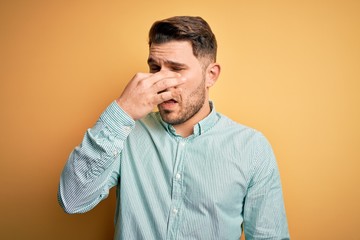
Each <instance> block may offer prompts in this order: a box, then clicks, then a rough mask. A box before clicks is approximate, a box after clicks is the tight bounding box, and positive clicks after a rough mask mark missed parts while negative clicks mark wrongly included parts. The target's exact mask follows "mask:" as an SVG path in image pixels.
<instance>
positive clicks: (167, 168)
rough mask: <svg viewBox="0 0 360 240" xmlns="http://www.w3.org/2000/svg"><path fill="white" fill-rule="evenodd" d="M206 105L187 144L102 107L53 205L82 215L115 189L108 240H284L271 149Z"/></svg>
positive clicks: (161, 125) (162, 126)
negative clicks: (112, 225)
mask: <svg viewBox="0 0 360 240" xmlns="http://www.w3.org/2000/svg"><path fill="white" fill-rule="evenodd" d="M210 104H211V107H212V111H211V113H210V114H209V115H208V116H207V117H206V118H205V119H203V120H202V121H200V122H199V123H198V124H197V125H195V126H194V132H193V134H192V135H191V136H189V137H187V138H183V137H181V136H179V135H178V134H176V131H175V129H174V128H173V126H171V125H169V124H167V123H165V122H163V121H162V119H161V117H160V115H159V113H157V112H156V113H155V112H154V113H150V114H148V115H147V116H146V117H144V118H143V119H141V120H138V121H134V120H133V119H132V118H130V117H129V116H128V115H127V114H126V113H125V112H124V111H123V110H122V109H121V108H120V107H119V106H118V105H117V104H116V102H113V103H112V104H110V105H109V107H108V108H107V109H106V110H105V111H104V112H103V113H102V114H101V116H100V118H99V120H98V121H97V123H96V124H95V125H94V127H93V128H91V129H88V131H87V132H86V133H85V136H84V139H83V141H82V143H81V144H80V145H79V146H78V147H76V148H75V149H74V151H73V152H72V153H71V154H70V157H69V159H68V161H67V163H66V165H65V167H64V170H63V172H62V175H61V178H60V185H59V193H58V196H59V203H60V205H61V206H62V207H63V208H64V210H65V211H66V212H68V213H83V212H86V211H89V210H90V209H92V208H93V207H95V206H96V205H97V204H98V203H99V202H100V201H101V200H103V199H105V198H106V197H107V196H108V194H109V189H110V188H111V187H113V186H117V210H116V214H115V236H114V239H116V240H120V239H121V240H128V239H129V240H131V239H134V240H141V239H146V240H161V239H169V240H170V239H186V240H189V239H201V240H202V239H204V240H205V239H206V240H210V239H216V240H219V239H229V240H238V239H239V238H240V236H241V234H242V230H244V232H245V236H246V239H247V240H251V239H289V233H288V226H287V220H286V215H285V209H284V203H283V197H282V189H281V183H280V177H279V172H278V168H277V164H276V160H275V157H274V154H273V151H272V149H271V146H270V145H269V143H268V141H267V140H266V138H265V137H264V136H263V135H262V134H261V133H260V132H258V131H256V130H253V129H251V128H248V127H245V126H243V125H240V124H238V123H236V122H234V121H232V120H230V119H229V118H227V117H225V116H224V115H222V114H220V113H217V112H216V111H215V108H214V107H213V106H212V103H210Z"/></svg>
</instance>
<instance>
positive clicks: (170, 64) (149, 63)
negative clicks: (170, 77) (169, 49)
mask: <svg viewBox="0 0 360 240" xmlns="http://www.w3.org/2000/svg"><path fill="white" fill-rule="evenodd" d="M147 63H148V65H158V63H157V62H156V61H155V60H154V59H153V58H148V60H147ZM164 63H165V65H167V66H172V67H187V65H186V64H184V63H179V62H174V61H171V60H165V61H164Z"/></svg>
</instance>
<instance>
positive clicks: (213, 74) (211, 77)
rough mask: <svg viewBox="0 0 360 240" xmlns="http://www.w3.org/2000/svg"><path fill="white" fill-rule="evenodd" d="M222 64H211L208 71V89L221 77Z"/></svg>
mask: <svg viewBox="0 0 360 240" xmlns="http://www.w3.org/2000/svg"><path fill="white" fill-rule="evenodd" d="M220 71H221V68H220V64H218V63H211V64H209V66H208V67H207V69H206V87H207V88H209V87H212V86H213V85H214V84H215V82H216V80H217V79H218V77H219V75H220Z"/></svg>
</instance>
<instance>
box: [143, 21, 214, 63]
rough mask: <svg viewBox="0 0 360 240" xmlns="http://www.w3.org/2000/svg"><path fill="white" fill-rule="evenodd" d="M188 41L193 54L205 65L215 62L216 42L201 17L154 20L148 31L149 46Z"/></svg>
mask: <svg viewBox="0 0 360 240" xmlns="http://www.w3.org/2000/svg"><path fill="white" fill-rule="evenodd" d="M174 40H175V41H189V42H190V43H191V46H192V49H193V54H194V56H195V57H196V58H198V59H199V61H201V62H202V63H203V64H204V65H205V66H204V67H207V65H208V64H210V63H212V62H216V51H217V42H216V38H215V35H214V33H213V32H212V30H211V28H210V26H209V24H208V23H207V22H206V21H205V20H204V19H202V18H201V17H190V16H178V17H171V18H167V19H164V20H161V21H157V22H155V23H154V24H153V25H152V27H151V29H150V31H149V47H151V45H152V44H162V43H167V42H170V41H174Z"/></svg>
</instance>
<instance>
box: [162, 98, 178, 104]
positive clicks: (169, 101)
mask: <svg viewBox="0 0 360 240" xmlns="http://www.w3.org/2000/svg"><path fill="white" fill-rule="evenodd" d="M164 103H168V104H171V103H177V101H176V100H175V99H170V100H167V101H165V102H164Z"/></svg>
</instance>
